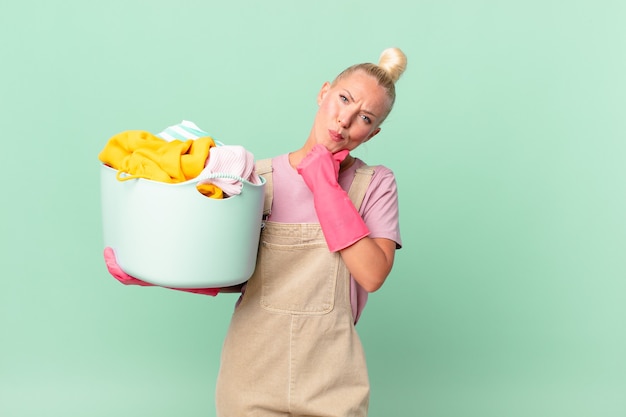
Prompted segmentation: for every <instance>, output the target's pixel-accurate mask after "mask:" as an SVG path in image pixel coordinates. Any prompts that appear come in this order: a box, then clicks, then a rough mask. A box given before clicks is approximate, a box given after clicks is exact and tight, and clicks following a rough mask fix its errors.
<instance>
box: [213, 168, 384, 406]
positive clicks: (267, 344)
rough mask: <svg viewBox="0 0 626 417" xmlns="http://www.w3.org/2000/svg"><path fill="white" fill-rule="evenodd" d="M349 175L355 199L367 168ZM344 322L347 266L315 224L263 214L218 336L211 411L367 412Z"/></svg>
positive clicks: (364, 378)
mask: <svg viewBox="0 0 626 417" xmlns="http://www.w3.org/2000/svg"><path fill="white" fill-rule="evenodd" d="M368 172H369V171H368ZM372 172H373V171H372ZM363 177H364V178H365V181H363ZM356 178H361V181H355V182H353V186H352V188H351V192H350V194H352V198H353V202H354V198H355V197H354V195H355V194H356V195H357V197H356V200H357V201H356V202H357V203H358V205H357V209H358V206H359V205H360V202H361V201H362V198H363V195H364V194H365V190H367V186H368V185H369V179H371V172H369V174H367V175H365V176H359V175H357V176H356ZM266 179H267V178H266ZM355 183H357V186H356V187H355ZM359 183H360V186H359ZM354 188H357V189H362V190H356V191H353V189H354ZM269 189H270V192H272V187H269ZM270 197H271V195H270ZM270 201H271V200H270ZM270 204H271V202H270ZM353 322H354V319H353V316H352V308H351V304H350V273H349V271H348V268H347V267H346V266H345V264H344V263H343V261H342V260H341V255H340V254H339V253H331V252H329V251H328V246H327V245H326V241H325V239H324V235H323V233H322V230H321V228H320V226H319V225H318V224H286V223H274V222H266V223H265V226H264V227H263V230H262V232H261V239H260V244H259V254H258V257H257V264H256V269H255V272H254V274H253V275H252V277H251V278H250V279H249V280H248V283H247V285H246V289H245V291H244V294H243V296H242V299H241V301H240V303H239V304H238V305H237V307H236V308H235V312H234V314H233V317H232V320H231V323H230V327H229V330H228V333H227V335H226V338H225V341H224V346H223V350H222V359H221V365H220V372H219V375H218V380H217V388H216V407H217V415H218V416H219V417H249V416H250V417H252V416H259V417H261V416H262V417H268V416H310V417H313V416H337V417H340V416H341V417H348V416H354V417H362V416H366V415H367V409H368V405H369V390H370V387H369V379H368V375H367V366H366V362H365V355H364V352H363V348H362V345H361V342H360V339H359V337H358V334H357V333H356V330H355V328H354V324H353Z"/></svg>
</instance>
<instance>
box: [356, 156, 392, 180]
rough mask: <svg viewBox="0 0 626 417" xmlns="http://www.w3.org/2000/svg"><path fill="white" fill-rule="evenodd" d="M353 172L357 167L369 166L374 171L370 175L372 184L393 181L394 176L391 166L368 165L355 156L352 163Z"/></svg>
mask: <svg viewBox="0 0 626 417" xmlns="http://www.w3.org/2000/svg"><path fill="white" fill-rule="evenodd" d="M353 168H354V173H356V171H357V170H358V169H362V168H371V169H372V170H373V171H374V173H373V176H372V183H373V184H381V183H395V181H396V177H395V175H394V173H393V170H391V168H388V167H386V166H385V165H368V164H367V163H365V162H364V161H363V160H361V159H359V158H355V162H354V165H353Z"/></svg>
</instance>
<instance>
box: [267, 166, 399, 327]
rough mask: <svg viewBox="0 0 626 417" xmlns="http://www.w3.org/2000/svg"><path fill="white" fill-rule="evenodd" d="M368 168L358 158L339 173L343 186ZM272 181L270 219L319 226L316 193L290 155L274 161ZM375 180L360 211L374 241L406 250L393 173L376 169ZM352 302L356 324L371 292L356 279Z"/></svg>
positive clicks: (351, 292)
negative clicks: (384, 240)
mask: <svg viewBox="0 0 626 417" xmlns="http://www.w3.org/2000/svg"><path fill="white" fill-rule="evenodd" d="M363 165H365V163H364V162H363V161H361V160H360V159H358V158H357V159H356V160H355V162H354V163H353V164H352V166H351V167H350V168H348V169H347V170H345V171H342V172H341V173H340V174H339V185H341V188H343V189H344V190H346V191H348V189H349V188H350V184H352V180H353V179H354V175H355V173H356V170H357V168H359V167H361V166H363ZM272 167H273V173H272V179H273V182H274V197H273V201H272V212H271V214H270V217H269V218H268V220H270V221H273V222H277V223H319V221H318V219H317V214H316V213H315V206H314V205H313V193H311V191H310V190H309V187H307V185H306V183H305V182H304V180H303V179H302V177H301V176H300V174H298V172H297V171H296V170H295V169H294V168H293V167H292V166H291V165H290V164H289V155H288V154H284V155H280V156H277V157H275V158H273V159H272ZM374 168H375V172H374V175H373V177H372V182H371V183H370V186H369V188H368V189H367V192H366V193H365V198H364V199H363V204H362V205H361V209H360V210H359V211H360V213H361V216H362V217H363V220H364V221H365V224H366V225H367V228H368V229H369V231H370V234H369V237H371V238H386V239H391V240H393V241H394V242H396V247H397V248H398V249H399V248H400V247H402V241H401V240H400V227H399V215H398V189H397V185H396V180H395V177H394V175H393V172H392V171H391V170H390V169H389V168H386V167H384V166H382V165H377V166H375V167H374ZM350 284H351V285H350V300H351V303H352V315H353V316H354V322H355V324H356V322H357V321H358V320H359V317H360V316H361V312H362V311H363V308H364V307H365V304H366V303H367V296H368V293H367V291H365V290H364V289H363V288H362V287H361V286H360V285H359V284H358V283H357V282H356V281H355V280H354V278H352V277H351V279H350Z"/></svg>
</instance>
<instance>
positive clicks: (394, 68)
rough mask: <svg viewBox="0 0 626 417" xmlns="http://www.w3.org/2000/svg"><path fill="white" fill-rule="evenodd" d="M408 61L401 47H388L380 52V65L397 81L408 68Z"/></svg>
mask: <svg viewBox="0 0 626 417" xmlns="http://www.w3.org/2000/svg"><path fill="white" fill-rule="evenodd" d="M406 61H407V60H406V55H405V54H404V52H402V51H401V50H400V49H399V48H387V49H385V50H384V51H383V52H382V53H381V54H380V58H379V60H378V66H379V67H381V68H382V69H384V70H385V72H387V74H389V78H391V80H392V81H393V82H394V83H395V82H396V81H398V79H399V78H400V76H401V75H402V73H403V72H404V70H406Z"/></svg>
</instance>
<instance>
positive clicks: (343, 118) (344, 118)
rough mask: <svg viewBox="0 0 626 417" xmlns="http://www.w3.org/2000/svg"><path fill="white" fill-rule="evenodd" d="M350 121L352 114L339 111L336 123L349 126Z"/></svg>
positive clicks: (345, 126)
mask: <svg viewBox="0 0 626 417" xmlns="http://www.w3.org/2000/svg"><path fill="white" fill-rule="evenodd" d="M351 121H352V115H351V114H350V112H348V111H344V112H342V113H340V114H339V116H338V117H337V124H339V126H341V127H343V128H347V127H349V126H350V123H351Z"/></svg>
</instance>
